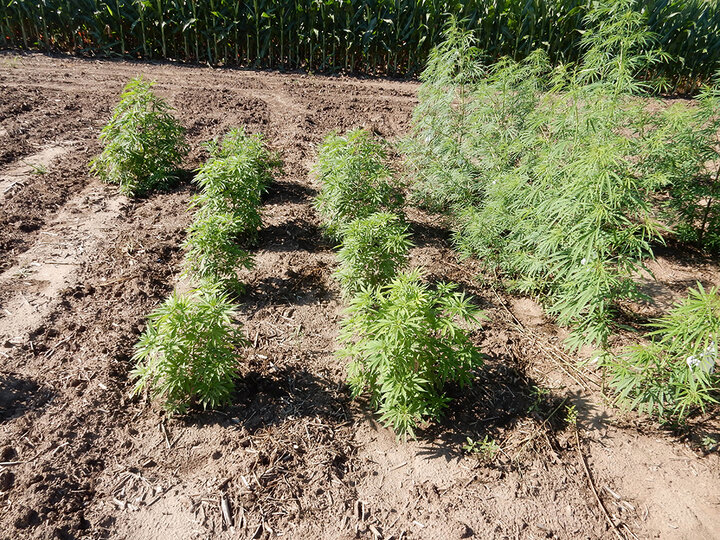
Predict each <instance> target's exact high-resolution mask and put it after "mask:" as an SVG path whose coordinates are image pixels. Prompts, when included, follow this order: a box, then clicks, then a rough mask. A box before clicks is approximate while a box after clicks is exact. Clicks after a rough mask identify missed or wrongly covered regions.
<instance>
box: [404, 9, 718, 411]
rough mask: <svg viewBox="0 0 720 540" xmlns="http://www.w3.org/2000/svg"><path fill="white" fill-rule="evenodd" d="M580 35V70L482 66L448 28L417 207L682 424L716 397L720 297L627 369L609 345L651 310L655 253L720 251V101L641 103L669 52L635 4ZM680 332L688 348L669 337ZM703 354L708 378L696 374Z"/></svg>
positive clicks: (541, 57)
mask: <svg viewBox="0 0 720 540" xmlns="http://www.w3.org/2000/svg"><path fill="white" fill-rule="evenodd" d="M585 24H586V27H587V30H586V32H585V34H584V36H583V38H582V40H581V46H582V49H583V51H584V53H583V57H582V59H581V61H580V62H579V63H577V64H568V65H564V66H562V67H559V68H557V67H556V68H553V67H552V65H551V63H550V61H549V59H548V57H547V54H546V53H544V52H543V51H535V52H534V53H532V54H530V55H529V56H528V57H527V58H526V59H524V60H522V61H516V60H513V59H511V58H505V59H502V60H500V61H498V62H497V63H496V64H494V65H493V66H491V67H490V68H486V67H485V66H484V65H483V64H482V62H481V59H480V52H479V50H478V48H477V43H476V41H475V39H474V36H473V35H472V34H471V33H470V32H467V31H464V30H462V29H461V28H459V27H458V26H457V25H454V26H451V27H449V30H448V32H447V36H446V37H447V39H446V41H445V42H444V43H443V44H441V45H440V46H439V47H437V48H436V49H434V50H433V51H432V52H431V54H430V59H429V61H428V66H427V68H426V70H425V71H424V72H423V75H422V80H423V84H422V86H421V88H420V91H419V99H420V103H419V105H418V106H417V108H416V110H415V112H414V117H413V131H412V134H411V135H410V137H408V138H407V139H406V140H405V141H404V143H403V149H404V151H405V152H406V155H407V157H408V160H407V162H408V164H409V170H410V173H411V175H412V177H413V179H414V182H413V196H414V198H415V200H416V201H417V202H420V203H422V204H424V205H426V206H429V207H431V208H434V209H436V210H440V211H445V212H447V213H448V214H449V215H451V216H452V218H453V220H454V223H455V227H456V234H455V241H456V244H457V246H458V248H459V250H460V251H461V252H462V253H463V254H465V255H467V256H476V257H478V258H480V259H481V260H482V261H483V262H484V263H485V265H486V266H487V267H488V269H489V270H494V271H495V272H496V274H497V275H498V276H500V278H501V279H502V282H503V284H504V285H505V286H507V287H508V288H509V289H510V290H512V291H517V292H521V293H524V294H532V295H535V296H536V297H538V298H539V299H540V300H541V301H542V302H543V303H544V305H545V307H546V310H547V312H548V313H549V314H551V315H553V316H554V317H555V318H556V319H557V321H558V322H559V323H560V324H561V325H566V326H569V327H571V329H572V333H571V336H570V338H569V339H568V341H567V344H568V346H569V347H570V348H571V349H578V348H580V347H581V346H583V345H593V346H595V347H596V348H598V349H599V350H600V351H601V353H603V354H604V361H605V362H606V363H607V364H606V365H607V366H609V369H610V371H611V372H612V373H613V376H612V382H613V385H614V386H615V387H616V388H618V389H619V390H620V396H621V398H625V397H628V398H632V400H639V402H643V403H647V404H650V403H653V404H654V405H657V404H658V403H664V404H665V406H664V407H661V409H668V410H671V411H672V412H673V414H674V416H676V417H682V416H684V415H685V414H686V413H687V412H688V411H689V410H690V409H691V408H692V407H695V406H702V405H703V404H704V403H707V402H711V401H714V399H715V397H712V396H716V395H717V394H716V391H717V388H718V377H717V375H715V374H714V359H715V358H716V356H717V355H716V353H714V352H712V351H715V348H714V347H715V344H716V343H717V339H718V335H717V331H718V328H717V325H716V321H717V319H718V317H720V312H718V309H717V307H718V305H717V292H716V291H715V290H712V291H709V292H708V293H705V292H704V291H703V290H702V289H698V291H695V292H693V293H692V295H693V296H692V298H691V299H690V300H688V301H687V302H686V303H683V304H681V305H680V306H678V307H677V308H676V311H674V312H673V314H670V315H668V317H669V319H662V320H661V321H659V322H658V323H656V324H657V325H658V328H657V330H656V331H655V332H654V333H651V334H650V335H649V336H648V338H649V339H650V340H651V342H652V343H653V344H654V345H652V346H650V347H647V348H646V347H642V348H641V349H638V350H636V351H635V352H634V353H632V354H629V355H625V356H624V357H623V359H622V360H619V359H618V358H616V357H615V356H613V355H612V354H610V340H611V337H612V335H613V333H614V332H615V330H616V329H618V328H619V327H620V326H622V325H621V324H620V323H619V322H618V321H619V320H622V319H623V318H624V315H623V313H624V311H625V309H624V308H625V307H626V306H627V304H628V302H633V301H638V300H649V298H647V297H646V296H645V295H644V294H643V292H642V290H641V288H640V286H639V284H638V277H639V276H640V275H641V274H642V273H643V272H645V271H647V268H646V266H645V262H646V261H648V260H650V259H652V257H653V247H654V246H656V245H658V244H661V243H663V242H665V241H666V240H668V239H672V240H673V241H676V242H679V243H686V244H694V245H695V246H696V247H699V248H703V249H706V250H708V251H713V252H717V251H718V250H719V249H720V236H719V235H718V234H719V233H718V232H719V231H720V205H719V204H718V198H719V196H720V181H719V175H720V154H719V148H720V146H718V143H719V142H720V140H719V139H718V131H719V130H720V92H718V91H717V90H716V89H713V88H709V87H706V88H704V89H703V90H702V92H701V93H700V95H699V97H698V100H697V103H695V104H693V105H687V104H684V103H676V104H674V105H672V106H669V107H668V106H665V105H663V104H657V105H656V104H652V103H649V102H648V100H647V99H640V98H639V96H642V95H645V94H647V93H648V92H649V91H650V90H652V89H651V88H650V86H649V85H648V84H647V83H645V82H643V81H642V79H639V78H638V77H639V75H641V74H642V73H643V72H644V71H645V70H647V69H652V68H653V66H656V65H657V63H658V62H659V61H661V59H662V53H648V52H647V51H648V50H649V49H651V48H652V47H653V46H654V45H655V44H657V36H656V35H655V34H653V33H652V32H651V31H650V30H649V29H648V27H647V25H646V23H645V20H644V19H643V17H642V16H641V15H640V14H639V13H638V12H637V11H635V10H634V3H633V2H632V1H631V0H617V1H613V2H604V3H600V4H599V5H598V6H597V7H596V8H595V9H594V10H592V11H591V12H590V14H589V15H588V16H587V17H586V19H585ZM692 306H694V307H692ZM679 313H684V314H685V315H686V316H687V317H686V318H683V317H681V316H678V315H677V314H679ZM689 313H693V314H694V315H693V316H692V317H689V315H688V314H689ZM668 321H671V322H668ZM683 324H684V325H686V327H687V328H692V331H691V330H687V332H689V333H688V334H687V335H688V336H689V335H692V336H693V337H692V339H690V338H688V339H687V340H685V341H679V340H676V339H673V337H672V336H674V335H675V334H674V332H675V331H677V332H680V333H682V332H685V330H680V328H681V326H682V325H683ZM683 335H685V334H683ZM681 343H682V345H680V344H681ZM639 350H642V351H643V352H642V353H640V352H638V351H639ZM698 355H704V356H702V358H705V359H706V358H708V355H710V356H712V358H713V362H712V363H711V364H712V366H710V364H709V363H708V364H703V363H702V361H701V362H699V363H698V362H695V361H692V362H690V361H687V362H686V359H688V358H691V357H692V358H697V357H698ZM713 355H714V356H713ZM651 358H652V360H651ZM708 362H709V361H708ZM649 363H654V364H653V365H654V366H655V368H654V369H655V370H656V371H655V372H653V371H652V370H651V369H649V368H648V365H649ZM698 366H706V368H707V369H705V368H703V369H704V371H703V370H702V369H701V370H699V368H698ZM708 366H710V367H712V369H710V367H708ZM701 371H702V373H701ZM650 373H654V375H652V376H650ZM659 373H663V376H660V375H659ZM671 381H673V382H671ZM678 381H682V383H680V384H678ZM653 393H654V395H655V398H652V397H651V395H653ZM639 402H638V401H635V404H638V403H639Z"/></svg>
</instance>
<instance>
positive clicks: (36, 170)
mask: <svg viewBox="0 0 720 540" xmlns="http://www.w3.org/2000/svg"><path fill="white" fill-rule="evenodd" d="M23 163H24V164H25V165H27V166H28V167H30V169H32V173H33V174H38V175H42V174H47V167H46V166H45V165H43V164H42V163H37V164H35V163H28V162H27V161H23Z"/></svg>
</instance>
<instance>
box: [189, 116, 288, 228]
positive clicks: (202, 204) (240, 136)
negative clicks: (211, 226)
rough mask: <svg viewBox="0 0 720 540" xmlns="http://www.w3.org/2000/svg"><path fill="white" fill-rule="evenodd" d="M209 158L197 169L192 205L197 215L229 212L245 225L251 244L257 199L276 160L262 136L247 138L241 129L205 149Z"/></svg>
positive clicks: (256, 224)
mask: <svg viewBox="0 0 720 540" xmlns="http://www.w3.org/2000/svg"><path fill="white" fill-rule="evenodd" d="M206 147H207V149H208V151H209V152H210V158H209V159H208V160H207V162H206V163H205V164H204V165H203V166H202V167H200V169H199V170H198V174H197V175H196V176H195V183H196V184H197V185H198V186H199V187H200V190H201V192H200V194H199V195H198V196H197V197H196V198H195V199H194V201H193V204H194V205H195V206H198V207H199V208H200V210H199V211H200V213H204V214H207V213H210V214H212V213H216V212H230V213H232V214H234V215H235V216H237V218H238V219H237V221H238V222H239V223H243V224H245V229H246V230H245V233H244V234H245V235H246V236H247V237H248V240H253V239H254V238H255V235H256V234H257V230H258V228H259V227H260V225H261V221H260V213H259V210H258V208H259V206H260V199H261V197H262V194H263V193H264V192H265V190H266V189H267V186H268V184H270V182H271V181H272V174H273V169H275V168H277V167H278V166H279V165H280V161H279V159H278V157H277V156H276V155H275V154H274V153H273V152H270V151H269V150H268V149H267V147H266V146H265V143H264V140H263V137H262V135H247V134H246V133H245V130H244V129H242V128H235V129H232V130H230V131H229V132H228V133H227V134H225V136H224V137H223V138H222V139H219V140H213V141H210V142H209V143H207V145H206Z"/></svg>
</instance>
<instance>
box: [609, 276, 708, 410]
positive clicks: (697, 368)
mask: <svg viewBox="0 0 720 540" xmlns="http://www.w3.org/2000/svg"><path fill="white" fill-rule="evenodd" d="M652 327H653V328H654V330H652V331H651V332H649V333H648V334H647V337H648V339H649V342H648V343H645V344H640V345H636V346H634V347H630V348H628V349H627V350H625V352H624V353H623V354H621V355H620V356H618V357H616V358H612V359H610V360H608V361H607V369H608V371H609V374H610V376H611V379H610V385H611V387H612V388H614V390H615V392H616V393H617V396H616V399H617V401H618V402H620V403H621V404H623V405H625V406H627V407H629V408H632V409H638V410H640V411H644V412H647V413H649V414H655V415H657V416H658V417H659V418H660V419H661V420H663V421H671V420H674V421H683V420H685V418H687V416H688V415H689V414H691V413H692V412H693V411H694V410H696V409H698V408H699V409H701V410H704V408H705V407H706V406H707V405H709V404H717V403H718V398H719V397H720V393H719V391H720V373H718V370H717V367H718V366H717V363H718V343H720V342H719V341H718V339H719V338H720V295H719V294H718V290H717V288H712V289H710V290H709V291H705V289H704V288H703V287H702V285H700V284H699V283H698V288H697V289H691V290H690V292H689V294H688V297H687V298H686V299H685V300H683V301H682V302H679V303H677V304H676V305H675V307H674V308H673V310H672V311H671V312H670V313H669V314H668V315H666V316H665V317H662V318H660V319H658V320H657V321H656V322H655V323H653V325H652Z"/></svg>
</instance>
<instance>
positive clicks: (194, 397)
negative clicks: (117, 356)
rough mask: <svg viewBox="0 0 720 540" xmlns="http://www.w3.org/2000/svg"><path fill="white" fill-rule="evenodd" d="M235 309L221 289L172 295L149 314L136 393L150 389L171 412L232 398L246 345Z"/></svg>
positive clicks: (139, 348)
mask: <svg viewBox="0 0 720 540" xmlns="http://www.w3.org/2000/svg"><path fill="white" fill-rule="evenodd" d="M235 315H236V313H235V308H234V306H233V305H232V304H231V303H230V302H229V300H228V298H227V296H226V295H224V294H222V293H221V292H219V290H218V289H217V288H212V287H208V288H203V289H197V290H193V291H191V292H189V293H186V294H182V295H180V294H177V293H173V294H172V295H171V296H170V297H169V298H168V299H167V300H166V301H165V303H164V304H162V305H161V306H160V307H159V308H158V309H156V310H155V311H154V312H153V313H151V314H150V316H149V317H148V326H147V329H146V330H145V332H144V334H143V335H142V336H141V338H140V340H139V342H138V343H137V344H136V346H135V355H134V356H133V360H134V361H135V362H136V367H135V369H134V370H133V371H132V373H131V376H132V377H133V378H135V379H137V383H136V384H135V388H134V392H135V393H136V394H137V393H140V392H142V391H143V390H144V389H146V388H147V389H149V391H150V394H151V396H152V397H153V398H156V399H159V400H161V401H162V402H163V406H164V408H165V409H166V410H168V411H169V412H170V413H184V412H185V411H186V410H187V409H188V407H190V406H192V405H194V404H199V405H202V407H203V408H204V409H207V408H215V407H218V406H220V405H222V404H225V403H228V402H229V401H230V395H231V393H232V391H233V388H234V379H235V377H236V376H237V373H236V369H237V357H236V350H237V349H238V348H239V347H243V346H245V345H246V340H245V339H244V337H243V336H242V333H241V331H240V330H239V329H238V328H237V327H236V326H235V325H234V323H233V319H234V317H235Z"/></svg>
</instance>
